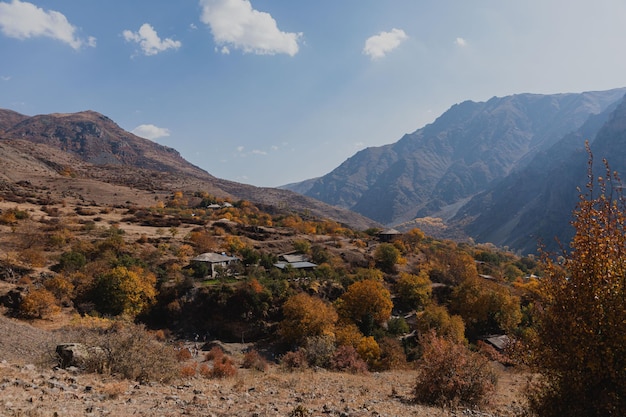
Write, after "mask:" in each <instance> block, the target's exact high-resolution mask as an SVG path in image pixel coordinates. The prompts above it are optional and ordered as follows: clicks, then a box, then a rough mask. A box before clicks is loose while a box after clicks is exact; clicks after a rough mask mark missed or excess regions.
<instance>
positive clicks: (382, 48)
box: [363, 28, 408, 59]
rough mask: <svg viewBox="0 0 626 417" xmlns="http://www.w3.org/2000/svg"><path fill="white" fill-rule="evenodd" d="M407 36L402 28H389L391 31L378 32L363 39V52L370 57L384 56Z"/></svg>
mask: <svg viewBox="0 0 626 417" xmlns="http://www.w3.org/2000/svg"><path fill="white" fill-rule="evenodd" d="M407 38H408V36H407V35H406V33H404V31H403V30H402V29H395V28H394V29H391V32H380V33H379V34H378V35H374V36H371V37H369V38H368V39H367V40H366V41H365V47H364V48H363V53H364V54H365V55H369V57H370V58H371V59H379V58H382V57H384V56H385V55H386V54H387V53H388V52H391V51H393V50H394V49H396V48H397V47H398V46H400V44H401V43H402V42H403V41H404V40H406V39H407Z"/></svg>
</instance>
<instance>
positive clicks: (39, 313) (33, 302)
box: [20, 288, 61, 319]
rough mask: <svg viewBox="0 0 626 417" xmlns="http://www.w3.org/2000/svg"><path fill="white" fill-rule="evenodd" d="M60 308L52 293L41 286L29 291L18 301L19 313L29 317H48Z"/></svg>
mask: <svg viewBox="0 0 626 417" xmlns="http://www.w3.org/2000/svg"><path fill="white" fill-rule="evenodd" d="M60 310H61V309H60V308H59V306H57V305H56V299H55V298H54V294H52V293H51V292H50V291H48V290H46V289H43V288H41V289H36V290H32V291H30V292H29V293H28V294H26V296H25V297H24V298H22V302H21V303H20V315H22V316H23V317H25V318H29V319H42V318H48V317H50V316H51V315H53V314H56V313H58V312H59V311H60Z"/></svg>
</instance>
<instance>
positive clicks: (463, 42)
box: [454, 38, 467, 48]
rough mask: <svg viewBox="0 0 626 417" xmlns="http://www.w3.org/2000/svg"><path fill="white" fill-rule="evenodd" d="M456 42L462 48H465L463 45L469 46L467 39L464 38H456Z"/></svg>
mask: <svg viewBox="0 0 626 417" xmlns="http://www.w3.org/2000/svg"><path fill="white" fill-rule="evenodd" d="M454 44H455V45H456V46H460V47H461V48H463V47H465V46H467V41H466V40H465V39H463V38H456V39H455V40H454Z"/></svg>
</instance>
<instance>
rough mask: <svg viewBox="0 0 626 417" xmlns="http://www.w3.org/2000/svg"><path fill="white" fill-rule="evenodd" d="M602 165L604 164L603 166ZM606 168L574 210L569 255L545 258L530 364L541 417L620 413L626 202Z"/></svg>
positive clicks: (625, 411)
mask: <svg viewBox="0 0 626 417" xmlns="http://www.w3.org/2000/svg"><path fill="white" fill-rule="evenodd" d="M605 164H606V163H605ZM621 187H622V186H621V182H620V181H619V178H618V177H617V175H616V174H612V173H611V172H610V170H609V169H608V165H607V176H606V178H604V179H602V178H600V179H599V188H600V193H599V195H598V196H596V197H594V196H593V193H594V181H593V176H592V164H591V159H590V163H589V183H588V185H587V188H588V193H587V194H586V195H581V197H580V202H579V204H578V208H577V210H576V211H575V212H574V221H573V226H574V227H575V229H576V234H575V236H574V238H573V240H572V243H571V247H572V250H571V252H569V253H565V254H564V259H565V260H564V263H563V264H562V265H561V264H558V263H556V262H554V261H552V260H551V259H549V258H547V257H546V260H545V263H546V275H545V278H544V280H543V283H542V286H543V291H542V294H543V309H542V313H541V315H540V325H539V327H538V333H537V338H536V343H535V345H534V351H533V354H534V356H533V357H532V360H533V363H534V364H535V365H536V366H537V368H538V370H539V371H540V372H541V374H542V376H543V377H542V379H541V380H540V382H539V383H538V384H536V385H535V387H534V389H533V390H531V392H530V395H529V399H530V405H531V408H532V409H533V410H534V411H535V412H536V413H537V414H538V415H540V416H548V417H549V416H562V415H568V416H623V415H626V307H625V304H624V303H625V300H626V282H625V280H626V201H625V200H624V197H623V195H622V194H621V189H622V188H621Z"/></svg>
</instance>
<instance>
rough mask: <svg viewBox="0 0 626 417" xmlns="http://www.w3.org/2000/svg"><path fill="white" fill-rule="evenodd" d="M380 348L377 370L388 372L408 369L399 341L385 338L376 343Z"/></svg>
mask: <svg viewBox="0 0 626 417" xmlns="http://www.w3.org/2000/svg"><path fill="white" fill-rule="evenodd" d="M378 345H379V346H380V350H381V353H380V361H379V369H380V370H383V371H388V370H391V369H407V368H408V367H409V365H408V362H407V360H406V354H405V353H404V347H402V343H400V341H399V340H397V339H393V338H391V337H385V338H384V339H382V340H380V341H379V342H378Z"/></svg>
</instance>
